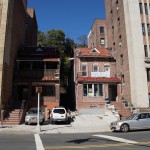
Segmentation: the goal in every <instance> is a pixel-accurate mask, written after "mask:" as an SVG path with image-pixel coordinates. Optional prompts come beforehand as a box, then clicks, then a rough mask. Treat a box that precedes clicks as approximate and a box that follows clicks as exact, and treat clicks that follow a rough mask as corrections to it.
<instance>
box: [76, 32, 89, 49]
mask: <svg viewBox="0 0 150 150" xmlns="http://www.w3.org/2000/svg"><path fill="white" fill-rule="evenodd" d="M77 40H78V42H79V43H78V45H77V46H78V47H87V36H86V35H81V36H79V37H78V39H77Z"/></svg>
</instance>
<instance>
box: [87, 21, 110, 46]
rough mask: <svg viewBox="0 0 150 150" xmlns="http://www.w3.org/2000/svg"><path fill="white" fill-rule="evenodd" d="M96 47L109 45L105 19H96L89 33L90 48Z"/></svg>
mask: <svg viewBox="0 0 150 150" xmlns="http://www.w3.org/2000/svg"><path fill="white" fill-rule="evenodd" d="M94 47H99V48H106V47H107V30H106V20H104V19H95V20H94V23H93V25H92V27H91V29H90V32H89V34H88V48H94Z"/></svg>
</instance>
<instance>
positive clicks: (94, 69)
mask: <svg viewBox="0 0 150 150" xmlns="http://www.w3.org/2000/svg"><path fill="white" fill-rule="evenodd" d="M98 71H99V66H98V64H93V72H98Z"/></svg>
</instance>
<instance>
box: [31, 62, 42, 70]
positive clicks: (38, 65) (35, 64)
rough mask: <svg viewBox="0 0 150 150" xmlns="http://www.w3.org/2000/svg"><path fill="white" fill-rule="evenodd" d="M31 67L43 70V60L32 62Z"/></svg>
mask: <svg viewBox="0 0 150 150" xmlns="http://www.w3.org/2000/svg"><path fill="white" fill-rule="evenodd" d="M32 69H33V70H40V69H43V70H44V62H42V61H35V62H33V65H32Z"/></svg>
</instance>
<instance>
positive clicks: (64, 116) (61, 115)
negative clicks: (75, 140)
mask: <svg viewBox="0 0 150 150" xmlns="http://www.w3.org/2000/svg"><path fill="white" fill-rule="evenodd" d="M50 122H51V123H52V124H53V123H55V122H66V123H70V117H69V116H68V113H67V111H66V109H65V108H64V107H54V108H53V109H52V111H51V113H50Z"/></svg>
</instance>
